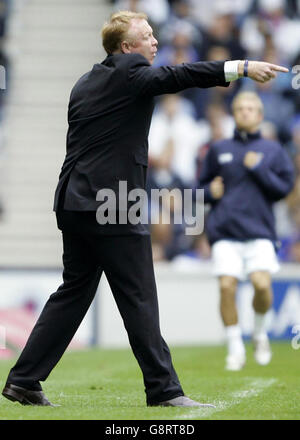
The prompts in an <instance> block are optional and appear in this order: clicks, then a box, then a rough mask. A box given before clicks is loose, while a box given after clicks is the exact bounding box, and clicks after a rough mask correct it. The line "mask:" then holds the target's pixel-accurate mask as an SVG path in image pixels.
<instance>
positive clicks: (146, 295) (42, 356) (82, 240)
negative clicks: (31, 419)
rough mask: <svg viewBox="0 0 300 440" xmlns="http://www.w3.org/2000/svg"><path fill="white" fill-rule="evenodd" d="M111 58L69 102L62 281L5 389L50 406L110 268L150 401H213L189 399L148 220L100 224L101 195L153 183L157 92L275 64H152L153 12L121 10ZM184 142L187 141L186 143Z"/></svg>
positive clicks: (59, 209) (219, 82)
mask: <svg viewBox="0 0 300 440" xmlns="http://www.w3.org/2000/svg"><path fill="white" fill-rule="evenodd" d="M102 36H103V45H104V48H105V49H106V51H107V53H108V56H107V58H106V59H105V60H104V61H103V62H102V63H101V64H95V65H94V67H93V69H92V70H91V71H90V72H88V73H86V74H85V75H83V76H82V77H81V78H80V79H79V81H78V82H77V83H76V85H75V86H74V88H73V90H72V93H71V97H70V103H69V112H68V122H69V130H68V136H67V154H66V159H65V162H64V164H63V167H62V171H61V174H60V178H59V183H58V187H57V190H56V194H55V203H54V209H55V211H56V215H57V222H58V227H59V229H61V230H62V236H63V245H64V253H63V264H64V272H63V281H64V282H63V284H62V285H61V286H60V287H59V288H58V290H57V292H56V293H54V294H52V295H51V296H50V298H49V300H48V302H47V303H46V305H45V307H44V309H43V311H42V313H41V315H40V317H39V319H38V321H37V323H36V325H35V327H34V329H33V331H32V333H31V335H30V337H29V339H28V342H27V344H26V346H25V348H24V350H23V352H22V354H21V355H20V358H19V359H18V361H17V363H16V365H15V366H14V367H13V368H12V370H11V371H10V373H9V376H8V379H7V383H6V385H5V388H4V390H3V395H4V396H5V397H7V398H9V399H11V400H13V401H19V402H20V403H23V404H31V405H51V403H50V402H49V401H48V399H47V398H46V397H45V395H44V393H43V392H42V388H41V385H40V383H39V382H40V381H44V380H45V379H46V378H47V377H48V375H49V374H50V372H51V370H52V369H53V368H54V366H55V365H56V364H57V362H58V361H59V359H60V358H61V356H62V354H63V353H64V351H65V350H66V348H67V346H68V344H69V342H70V341H71V339H72V337H73V336H74V334H75V332H76V330H77V328H78V326H79V325H80V323H81V321H82V319H83V317H84V315H85V314H86V312H87V310H88V308H89V306H90V304H91V302H92V300H93V298H94V295H95V292H96V290H97V286H98V283H99V280H100V277H101V274H102V272H103V271H104V272H105V274H106V277H107V279H108V281H109V283H110V287H111V290H112V292H113V295H114V298H115V300H116V303H117V306H118V308H119V311H120V313H121V316H122V318H123V321H124V325H125V328H126V330H127V333H128V337H129V341H130V345H131V347H132V350H133V352H134V355H135V357H136V359H137V361H138V363H139V365H140V368H141V370H142V373H143V377H144V384H145V391H146V398H147V404H148V405H163V406H210V405H205V404H200V403H198V402H195V401H192V400H191V399H189V398H187V397H186V396H184V393H183V390H182V388H181V385H180V382H179V380H178V377H177V375H176V372H175V370H174V368H173V365H172V360H171V355H170V352H169V349H168V346H167V344H166V343H165V341H164V340H163V338H162V337H161V334H160V328H159V313H158V303H157V294H156V286H155V279H154V272H153V262H152V253H151V242H150V235H149V232H148V230H147V228H146V227H145V225H142V224H141V223H139V224H137V225H133V224H129V223H127V224H123V223H124V222H123V221H121V217H122V215H123V214H124V212H123V213H122V212H121V211H118V212H117V218H118V220H119V221H118V222H117V223H116V224H106V225H103V224H102V225H101V224H99V223H98V222H97V221H96V210H97V209H98V207H99V203H98V202H97V193H98V191H99V190H101V189H103V188H106V189H111V190H113V191H114V192H115V194H116V196H117V197H118V188H119V182H120V181H126V182H127V190H128V192H129V191H130V190H131V189H137V188H138V189H143V188H144V187H145V181H146V172H147V160H148V159H147V157H148V155H147V152H148V144H147V137H148V132H149V127H150V122H151V116H152V111H153V106H154V103H153V97H154V96H156V95H160V94H164V93H176V92H178V91H180V90H184V89H186V88H189V87H213V86H227V85H228V84H229V81H230V80H233V79H237V78H238V77H239V76H242V75H243V74H244V73H245V74H247V72H248V75H249V76H250V77H252V78H253V79H255V80H258V81H262V82H264V81H267V80H269V79H271V78H272V77H274V76H275V71H276V70H284V69H283V68H280V67H278V66H274V65H271V64H267V63H257V62H249V65H247V63H245V62H243V61H233V62H227V63H225V64H224V62H207V63H206V62H199V63H193V64H183V65H180V66H175V67H169V66H167V67H160V68H153V67H151V64H152V63H153V60H154V58H155V54H156V51H157V40H156V39H155V38H154V36H153V33H152V29H151V27H150V26H149V24H148V22H147V17H146V16H145V15H144V14H136V13H132V12H126V11H122V12H119V13H116V14H114V15H112V17H111V19H110V22H109V23H107V24H106V25H105V26H104V28H103V32H102ZM183 148H184V146H183Z"/></svg>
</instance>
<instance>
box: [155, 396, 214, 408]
mask: <svg viewBox="0 0 300 440" xmlns="http://www.w3.org/2000/svg"><path fill="white" fill-rule="evenodd" d="M149 406H180V407H182V408H188V407H189V408H192V407H202V408H215V406H214V405H212V404H210V403H199V402H196V401H195V400H192V399H190V398H189V397H186V396H179V397H175V398H174V399H169V400H165V401H164V402H158V403H152V404H151V405H149Z"/></svg>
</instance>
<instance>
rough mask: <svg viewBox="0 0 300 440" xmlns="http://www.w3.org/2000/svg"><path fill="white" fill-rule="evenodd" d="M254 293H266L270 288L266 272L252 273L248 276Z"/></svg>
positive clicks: (269, 279)
mask: <svg viewBox="0 0 300 440" xmlns="http://www.w3.org/2000/svg"><path fill="white" fill-rule="evenodd" d="M250 278H251V282H252V284H253V287H254V289H255V291H256V292H266V291H269V290H270V288H271V276H270V274H269V273H268V272H253V273H252V274H251V276H250Z"/></svg>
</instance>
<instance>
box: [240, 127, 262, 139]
mask: <svg viewBox="0 0 300 440" xmlns="http://www.w3.org/2000/svg"><path fill="white" fill-rule="evenodd" d="M260 138H261V132H260V130H258V131H256V132H255V133H248V132H247V131H244V130H238V129H237V128H235V130H234V139H237V140H239V141H241V142H250V141H254V140H256V139H260Z"/></svg>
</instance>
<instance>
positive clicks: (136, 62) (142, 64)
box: [128, 54, 230, 96]
mask: <svg viewBox="0 0 300 440" xmlns="http://www.w3.org/2000/svg"><path fill="white" fill-rule="evenodd" d="M224 62H225V61H209V62H197V63H184V64H180V65H177V66H163V67H151V66H150V64H149V62H148V61H147V60H146V58H144V57H143V56H142V55H139V54H134V57H132V59H131V63H130V65H129V69H128V81H129V85H130V89H131V92H132V93H134V94H135V95H143V94H144V95H151V96H156V95H162V94H165V93H176V92H180V91H181V90H184V89H187V88H190V87H201V88H207V87H214V86H224V87H228V86H229V84H230V83H229V82H226V81H225V74H224Z"/></svg>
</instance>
